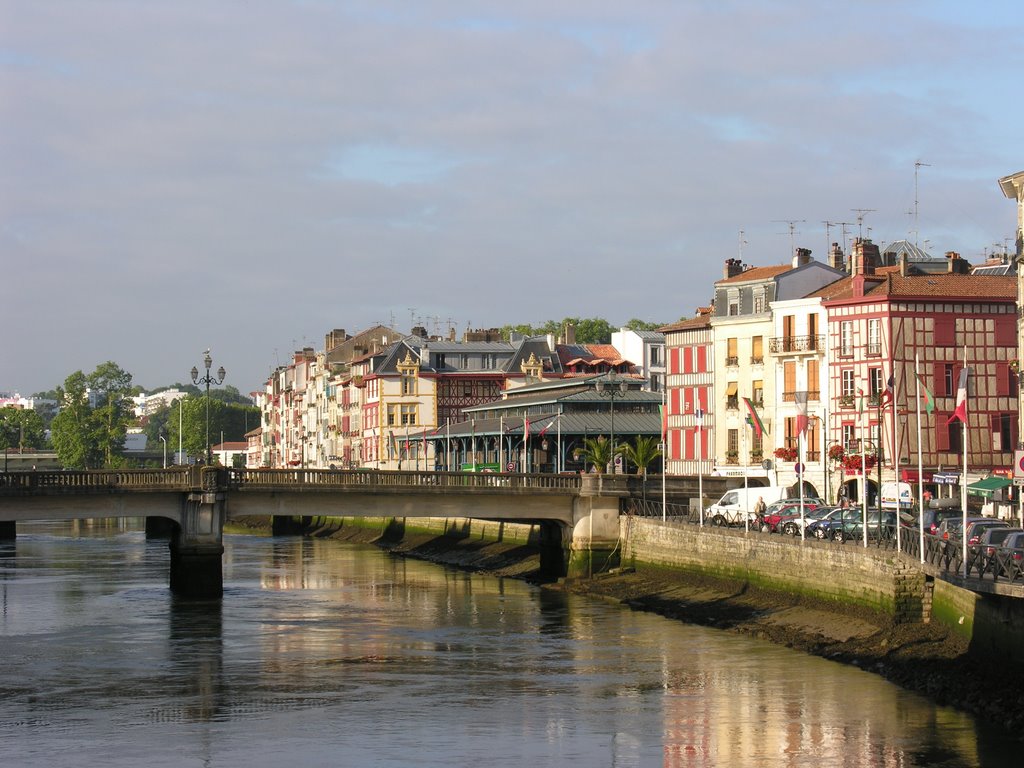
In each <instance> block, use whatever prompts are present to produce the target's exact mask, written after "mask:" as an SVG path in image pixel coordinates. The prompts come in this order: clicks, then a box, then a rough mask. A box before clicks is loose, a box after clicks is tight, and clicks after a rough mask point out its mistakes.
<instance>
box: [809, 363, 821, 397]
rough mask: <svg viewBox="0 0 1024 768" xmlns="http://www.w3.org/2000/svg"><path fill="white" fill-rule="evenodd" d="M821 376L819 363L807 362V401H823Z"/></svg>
mask: <svg viewBox="0 0 1024 768" xmlns="http://www.w3.org/2000/svg"><path fill="white" fill-rule="evenodd" d="M820 386H821V374H820V371H819V362H818V360H815V359H813V358H812V359H810V360H808V361H807V399H808V400H810V401H812V402H813V401H817V400H820V399H821V391H820V389H819V387H820Z"/></svg>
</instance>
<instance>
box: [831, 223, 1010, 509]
mask: <svg viewBox="0 0 1024 768" xmlns="http://www.w3.org/2000/svg"><path fill="white" fill-rule="evenodd" d="M875 250H876V249H875ZM873 253H874V251H873V249H872V248H871V244H870V242H868V241H865V242H863V243H857V244H855V246H854V266H853V268H854V274H853V275H852V276H850V277H849V278H847V279H845V280H841V281H839V282H838V283H835V284H833V285H830V286H828V287H826V288H825V289H823V290H822V291H819V292H818V295H819V296H820V297H821V298H822V303H823V305H824V307H825V308H826V310H827V313H828V329H827V333H828V343H829V352H830V355H829V357H830V365H829V390H830V391H829V413H830V415H829V423H828V426H829V434H828V438H829V442H830V444H838V445H840V446H841V447H842V449H843V451H844V452H845V455H846V458H845V463H846V465H845V466H844V465H843V463H842V462H841V461H840V460H838V459H837V460H836V461H834V462H833V464H832V470H833V471H834V472H835V473H836V475H837V478H836V479H837V482H838V483H839V484H840V485H841V486H842V487H843V488H844V489H845V491H846V493H847V495H848V496H849V497H851V498H857V497H858V496H859V494H858V487H859V485H860V471H859V468H858V461H857V459H856V458H854V459H852V460H851V459H850V456H851V455H852V456H860V455H861V453H864V454H865V456H866V457H867V462H866V463H867V464H869V465H870V469H869V471H868V477H867V479H866V485H867V487H868V494H869V497H873V496H874V493H875V487H876V485H877V483H878V482H883V483H884V482H887V481H892V480H895V479H896V478H897V477H899V478H900V479H902V480H906V481H911V482H918V481H923V482H924V483H926V484H928V485H931V484H932V483H933V481H934V480H935V479H936V477H935V473H937V472H939V471H940V470H948V471H951V472H952V474H951V475H949V477H950V478H951V479H953V480H957V481H962V478H960V477H959V474H958V473H959V471H960V467H961V464H962V453H963V448H964V440H966V441H967V455H968V472H969V477H968V481H970V480H971V479H973V478H976V477H979V476H982V477H983V476H986V475H988V474H990V473H992V472H993V471H1006V470H1008V469H1009V468H1010V467H1011V466H1012V460H1013V450H1014V447H1015V446H1016V442H1017V376H1016V374H1015V373H1014V370H1013V369H1014V366H1015V360H1016V357H1017V319H1016V306H1015V300H1016V278H1014V277H1006V276H994V275H971V274H969V273H968V272H969V268H968V265H967V264H966V262H965V261H963V260H962V259H960V258H959V256H958V255H957V254H952V253H951V254H948V255H947V258H948V261H949V267H948V271H947V272H946V273H945V274H914V272H913V270H912V269H909V268H908V267H907V264H906V262H905V261H904V262H903V264H901V265H900V266H898V267H886V268H882V269H876V268H875V267H874V256H873ZM965 364H966V365H967V367H968V371H969V378H968V386H969V389H968V407H967V414H968V421H967V428H966V435H965V430H964V428H963V425H962V424H961V423H960V421H959V420H953V421H952V422H950V417H951V415H952V413H953V410H954V407H955V403H956V394H957V383H958V380H959V374H960V370H961V369H962V368H963V366H964V365H965ZM918 377H919V378H918ZM919 382H920V385H921V387H925V388H927V390H928V391H929V392H930V393H931V394H932V395H933V396H934V398H935V409H934V411H933V412H932V413H931V414H930V415H929V414H927V413H926V412H925V410H923V409H922V410H921V422H920V435H921V442H920V445H921V458H922V463H923V467H924V477H918V473H917V450H918V437H917V436H918V433H919V430H918V421H917V411H918V405H919V384H918V383H919ZM890 389H891V396H890V394H889V390H890ZM943 477H946V475H944V476H943ZM837 487H838V486H837ZM930 490H931V491H932V492H935V490H936V489H935V488H930Z"/></svg>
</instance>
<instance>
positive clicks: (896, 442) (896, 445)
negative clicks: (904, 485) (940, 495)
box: [878, 360, 906, 552]
mask: <svg viewBox="0 0 1024 768" xmlns="http://www.w3.org/2000/svg"><path fill="white" fill-rule="evenodd" d="M892 366H893V370H892V374H891V378H892V379H893V385H892V403H891V405H892V453H893V459H892V473H893V479H894V480H895V481H896V551H897V552H900V551H901V550H900V502H901V500H902V499H903V494H902V493H901V492H900V433H899V427H898V425H897V423H896V422H897V418H898V416H899V408H897V406H896V361H895V360H894V361H893V364H892ZM904 371H906V368H904ZM905 378H906V375H904V379H905ZM879 491H881V488H879ZM878 524H879V525H881V524H882V521H881V518H879V521H878Z"/></svg>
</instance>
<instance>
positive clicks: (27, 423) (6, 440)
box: [0, 408, 46, 450]
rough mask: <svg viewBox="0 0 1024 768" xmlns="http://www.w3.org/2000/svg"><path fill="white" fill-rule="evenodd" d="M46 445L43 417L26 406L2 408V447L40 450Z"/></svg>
mask: <svg viewBox="0 0 1024 768" xmlns="http://www.w3.org/2000/svg"><path fill="white" fill-rule="evenodd" d="M45 445H46V426H45V425H44V424H43V419H42V417H41V416H40V415H39V414H38V413H36V412H35V411H33V410H28V409H25V408H0V448H17V449H19V450H39V449H40V448H43V447H44V446H45Z"/></svg>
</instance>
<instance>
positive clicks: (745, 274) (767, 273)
mask: <svg viewBox="0 0 1024 768" xmlns="http://www.w3.org/2000/svg"><path fill="white" fill-rule="evenodd" d="M791 269H793V265H792V264H777V265H775V266H774V267H750V268H749V269H745V270H743V271H742V272H740V273H739V274H738V275H733V276H732V277H723V278H722V279H721V280H718V281H716V282H715V285H728V284H730V283H747V282H753V281H756V280H770V279H772V278H774V277H778V276H779V275H781V274H782V273H783V272H789V270H791Z"/></svg>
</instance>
